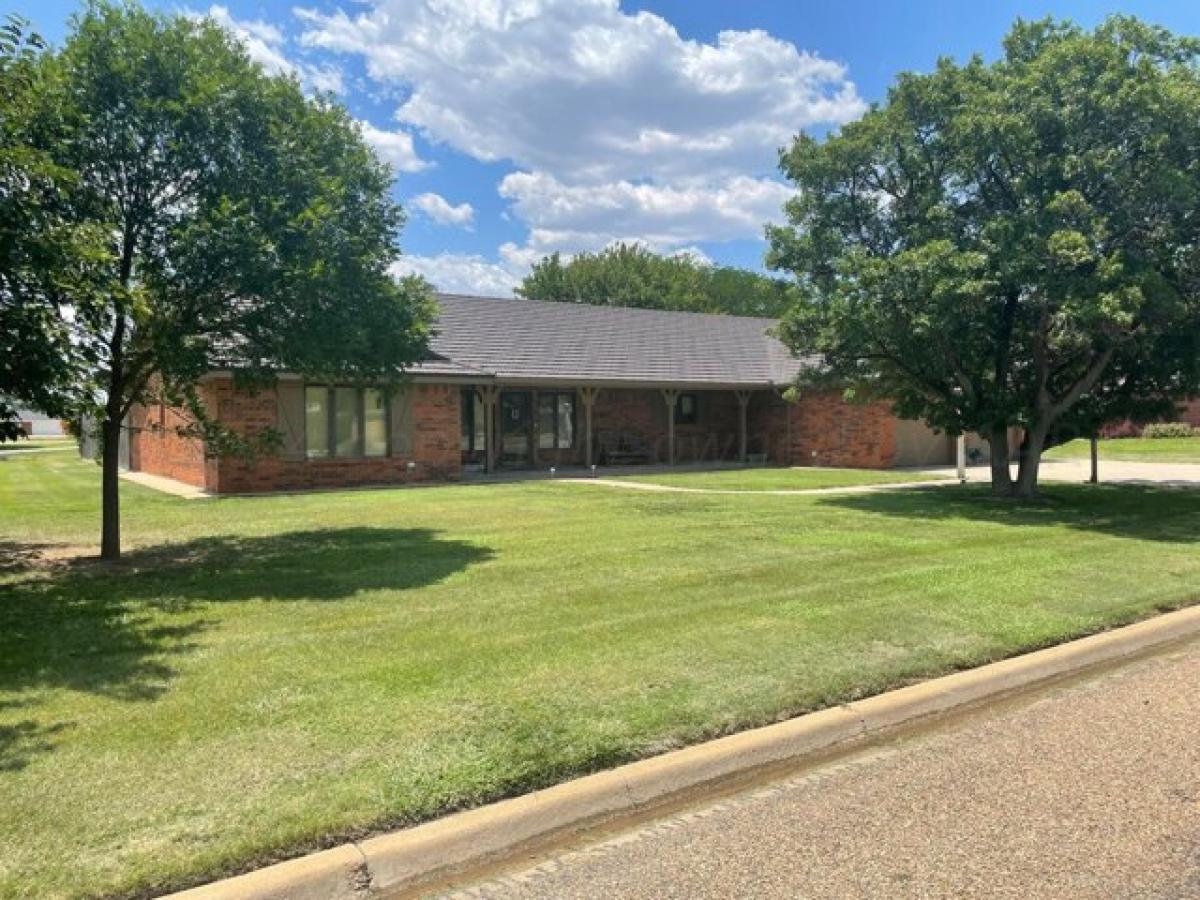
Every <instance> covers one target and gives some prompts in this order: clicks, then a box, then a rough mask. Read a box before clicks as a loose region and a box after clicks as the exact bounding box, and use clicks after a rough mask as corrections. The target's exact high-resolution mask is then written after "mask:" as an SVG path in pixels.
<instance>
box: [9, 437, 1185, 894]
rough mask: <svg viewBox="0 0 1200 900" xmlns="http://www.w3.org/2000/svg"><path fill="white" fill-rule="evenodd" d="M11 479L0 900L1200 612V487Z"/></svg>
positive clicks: (73, 462)
mask: <svg viewBox="0 0 1200 900" xmlns="http://www.w3.org/2000/svg"><path fill="white" fill-rule="evenodd" d="M97 480H98V472H97V470H96V467H95V466H94V465H92V464H89V463H84V462H81V461H79V460H78V459H75V458H73V457H71V456H69V455H66V454H57V453H50V454H30V455H28V456H24V457H20V458H10V459H5V460H0V811H2V812H0V896H7V897H18V896H21V897H25V896H36V897H39V898H46V897H62V896H83V895H94V894H98V893H121V892H128V893H132V892H141V893H148V892H151V891H155V890H165V889H168V888H172V887H179V886H182V885H185V884H189V883H193V882H194V881H195V880H197V879H199V878H203V877H207V876H214V875H217V874H220V873H222V872H227V871H230V870H235V869H238V868H244V867H246V866H248V865H250V864H252V863H254V862H256V861H264V860H270V859H274V858H278V857H279V856H280V855H286V854H288V853H295V852H298V851H300V850H302V849H305V848H314V847H317V846H322V845H327V844H328V843H329V842H331V841H335V840H338V839H339V838H343V837H346V836H353V835H358V834H362V833H364V832H365V831H366V830H368V829H371V828H380V827H390V826H395V825H398V824H401V823H407V822H414V821H417V820H420V819H425V818H428V817H430V816H435V815H438V814H440V813H444V812H446V811H447V810H451V809H455V808H458V807H462V806H466V805H470V804H476V803H482V802H484V801H487V800H492V799H496V798H499V797H503V796H505V795H509V794H513V793H517V792H520V791H527V790H530V789H531V788H536V787H540V786H544V785H548V784H550V783H552V782H555V781H560V780H562V779H565V778H569V777H571V776H573V775H577V774H580V773H583V772H588V771H592V770H595V769H598V768H602V767H605V766H612V765H615V764H617V763H620V762H623V761H626V760H630V759H633V758H636V757H640V756H645V755H648V754H653V753H660V752H663V751H665V750H669V749H671V748H673V747H678V746H680V745H682V744H686V743H690V742H694V741H700V740H703V739H705V738H708V737H712V736H714V735H719V734H723V733H727V732H730V731H733V730H735V729H740V728H746V727H749V726H753V725H760V724H763V723H767V722H772V721H775V720H777V719H780V718H783V717H787V716H791V715H795V714H796V713H799V712H802V711H804V710H810V709H814V708H817V707H821V706H826V705H828V704H832V703H838V702H840V701H845V700H849V699H852V698H856V697H862V696H864V695H868V694H873V693H876V692H878V691H881V690H884V689H885V688H888V687H891V686H894V685H898V684H902V683H905V682H909V681H912V680H914V679H918V678H924V677H927V676H930V675H934V674H937V673H941V672H945V671H947V670H950V669H956V668H961V667H964V666H971V665H975V664H978V663H981V662H984V661H987V660H990V659H995V658H997V657H1001V656H1005V655H1009V654H1012V653H1015V652H1018V651H1021V650H1028V649H1032V648H1035V647H1039V646H1043V645H1046V644H1049V643H1052V642H1055V641H1060V640H1063V639H1065V638H1067V637H1070V636H1073V635H1078V634H1082V633H1085V632H1089V631H1094V630H1096V629H1100V628H1103V627H1105V626H1108V625H1112V624H1115V623H1120V622H1126V621H1129V620H1132V619H1136V618H1138V617H1141V616H1145V615H1148V614H1151V613H1152V612H1154V611H1155V610H1160V609H1165V608H1169V607H1174V606H1179V605H1183V604H1187V603H1191V602H1194V601H1196V600H1197V599H1200V552H1198V548H1197V540H1200V494H1197V493H1192V492H1186V491H1169V490H1155V489H1151V488H1133V487H1124V488H1118V487H1107V486H1100V487H1087V486H1068V485H1055V486H1048V487H1047V488H1046V497H1045V498H1044V499H1042V500H1039V501H1038V502H1034V503H1030V504H1026V505H1016V504H1013V503H1011V502H1003V501H994V500H992V499H990V498H989V497H988V496H987V494H986V492H985V491H983V490H980V489H975V488H959V487H948V488H946V489H944V490H937V491H910V492H898V491H894V492H882V493H873V494H858V495H840V496H839V495H826V496H820V495H814V496H791V497H788V496H778V495H769V494H767V495H762V496H751V495H715V494H686V493H649V492H634V491H618V490H607V491H602V490H595V489H591V488H588V487H585V486H581V485H572V484H566V483H553V482H546V481H541V482H527V483H509V484H490V485H475V486H462V487H441V488H430V489H420V490H390V491H358V492H345V493H321V494H311V495H304V496H291V497H273V498H239V499H227V500H200V501H185V500H179V499H176V498H172V497H167V496H164V495H160V494H156V493H153V492H151V491H149V490H146V489H143V488H138V487H136V486H133V485H125V486H124V487H123V491H124V500H125V514H126V516H125V522H126V537H127V544H128V546H129V548H130V552H129V553H128V556H127V559H126V561H125V563H124V564H122V565H121V566H120V567H117V568H109V569H106V568H103V567H100V566H98V565H96V564H94V563H91V564H89V563H74V564H72V563H69V562H64V563H61V564H60V565H58V566H55V567H47V566H46V565H44V564H35V563H33V562H31V560H30V558H29V557H30V554H31V553H32V552H33V551H35V550H36V551H39V552H43V553H51V554H52V555H59V556H64V555H69V553H70V548H73V547H76V548H77V547H85V548H92V547H94V541H95V539H96V524H97V522H96V520H97Z"/></svg>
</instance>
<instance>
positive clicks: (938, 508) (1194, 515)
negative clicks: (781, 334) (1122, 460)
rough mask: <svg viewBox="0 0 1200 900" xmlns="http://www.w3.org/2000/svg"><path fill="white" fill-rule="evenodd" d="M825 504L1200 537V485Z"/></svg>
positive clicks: (918, 494) (916, 493)
mask: <svg viewBox="0 0 1200 900" xmlns="http://www.w3.org/2000/svg"><path fill="white" fill-rule="evenodd" d="M817 502H818V503H819V504H821V505H822V506H832V507H837V508H839V509H847V510H854V511H855V512H866V513H873V514H876V515H883V516H894V517H897V518H901V519H919V520H923V521H930V520H946V521H950V520H962V521H964V522H965V523H971V522H977V523H981V524H988V525H1006V526H1012V527H1015V528H1039V527H1060V526H1066V527H1068V528H1072V529H1077V530H1079V531H1093V532H1097V533H1100V534H1108V535H1113V536H1115V537H1123V538H1133V539H1136V540H1143V541H1163V542H1170V543H1184V544H1186V543H1195V542H1196V541H1200V491H1195V490H1183V489H1172V488H1163V487H1157V486H1155V487H1151V486H1143V485H1127V484H1123V485H1104V484H1099V485H1068V484H1049V485H1044V486H1043V487H1042V489H1041V493H1040V495H1039V496H1037V497H1034V498H1032V499H1023V500H1022V499H1011V498H1003V497H993V496H992V495H991V493H990V492H989V489H988V488H987V487H983V486H978V487H976V486H971V487H963V488H960V487H957V486H955V487H937V488H922V489H915V490H896V491H878V492H874V493H864V494H843V495H833V494H831V495H829V496H826V497H821V498H820V499H819V500H818V501H817Z"/></svg>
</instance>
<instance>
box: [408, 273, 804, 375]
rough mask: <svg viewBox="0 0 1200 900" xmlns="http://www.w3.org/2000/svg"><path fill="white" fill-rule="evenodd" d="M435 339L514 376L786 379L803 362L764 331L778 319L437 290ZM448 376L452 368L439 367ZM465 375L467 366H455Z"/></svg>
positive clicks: (440, 349)
mask: <svg viewBox="0 0 1200 900" xmlns="http://www.w3.org/2000/svg"><path fill="white" fill-rule="evenodd" d="M437 299H438V303H439V304H440V306H441V313H440V315H439V317H438V321H437V325H436V332H437V333H436V334H435V336H434V338H433V340H432V342H431V349H432V351H433V354H434V355H435V356H436V357H437V358H438V359H437V360H430V361H429V362H428V363H422V364H421V365H419V366H417V367H415V368H414V369H413V372H414V374H420V375H437V374H443V372H441V371H436V369H437V367H439V366H445V365H446V364H447V363H451V364H453V365H455V366H458V367H462V368H463V369H464V370H465V372H473V373H485V374H486V375H490V376H493V377H495V378H497V379H499V380H510V381H560V380H561V381H574V382H580V381H582V382H599V383H619V382H631V383H653V384H667V385H680V386H683V385H695V386H704V385H728V386H738V385H744V386H746V387H771V386H784V385H787V384H789V383H790V382H791V381H793V380H794V379H795V377H796V375H797V374H798V373H799V371H800V368H801V366H802V365H804V362H803V361H802V360H800V359H797V358H795V357H793V356H792V355H791V353H790V352H789V351H788V349H787V347H786V346H784V345H783V344H782V343H781V342H780V341H779V340H778V339H777V338H775V337H773V336H772V335H771V334H769V333H768V332H769V331H770V330H771V329H772V328H774V327H775V325H777V324H778V323H777V322H776V320H774V319H756V318H745V317H738V316H719V315H708V314H704V313H685V312H663V311H660V310H648V309H626V308H618V307H610V306H587V305H584V304H579V303H544V302H541V301H537V300H508V299H499V298H494V297H466V296H462V295H458V294H439V295H438V296H437ZM445 374H450V373H448V372H447V373H445ZM455 374H464V373H455Z"/></svg>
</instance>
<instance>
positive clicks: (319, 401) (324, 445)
mask: <svg viewBox="0 0 1200 900" xmlns="http://www.w3.org/2000/svg"><path fill="white" fill-rule="evenodd" d="M304 449H305V453H306V455H307V456H308V458H309V459H324V458H325V457H327V456H328V455H329V388H323V387H306V388H305V389H304Z"/></svg>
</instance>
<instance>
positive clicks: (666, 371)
mask: <svg viewBox="0 0 1200 900" xmlns="http://www.w3.org/2000/svg"><path fill="white" fill-rule="evenodd" d="M438 301H439V304H440V307H441V311H440V315H439V317H438V321H437V326H436V335H435V336H434V338H433V339H432V341H431V346H430V353H429V355H428V358H427V359H426V360H425V361H423V362H421V363H420V364H418V365H415V366H413V367H412V368H411V369H410V370H409V373H408V378H407V379H406V382H405V384H404V385H403V387H401V388H400V389H398V390H395V391H392V392H390V393H389V392H384V391H382V390H377V389H373V388H360V387H353V386H348V385H336V384H334V385H330V384H313V383H306V382H304V381H302V380H301V379H299V378H296V377H291V376H288V375H282V376H280V378H279V379H278V381H277V382H276V385H275V387H274V388H273V389H270V390H262V391H259V392H256V393H249V392H245V391H241V390H238V389H236V388H235V387H234V383H233V379H232V377H231V375H229V374H228V373H222V372H212V373H210V374H209V375H208V376H206V377H205V378H204V379H203V380H202V382H201V386H200V393H201V397H202V400H203V402H204V403H205V404H206V407H207V409H208V410H209V411H210V412H211V413H214V414H215V415H216V417H217V418H218V419H219V420H220V421H222V422H223V423H224V424H226V425H229V426H232V427H234V428H236V429H238V430H241V431H242V432H243V433H247V434H249V433H254V432H256V431H262V430H264V429H273V430H275V431H276V432H278V433H279V434H280V435H281V436H282V446H281V448H280V450H279V452H278V453H277V454H274V455H271V456H260V457H259V458H257V459H255V460H254V461H253V462H247V461H246V460H243V459H239V458H231V457H221V458H217V457H215V456H210V455H208V454H206V453H205V451H204V447H203V446H202V445H201V444H200V442H199V441H197V440H193V439H185V438H181V437H180V436H179V435H178V434H177V433H176V431H175V429H174V427H173V426H175V425H178V424H180V423H181V422H182V419H181V418H180V415H179V412H178V411H176V410H173V409H171V408H169V407H162V406H151V407H140V408H137V409H135V410H134V411H133V412H132V413H131V415H130V420H129V426H130V427H129V433H130V442H129V443H130V452H129V467H130V468H131V469H133V470H136V471H144V472H149V473H153V474H158V475H165V476H167V477H170V478H174V479H177V480H180V481H184V482H187V483H189V484H192V485H196V486H198V487H202V488H205V489H206V490H208V491H210V492H213V493H243V492H261V491H272V490H297V489H307V488H318V487H346V486H353V485H365V484H388V483H407V482H418V481H432V480H454V479H458V478H461V477H463V476H464V475H469V474H471V473H474V472H496V471H504V470H512V469H532V468H543V469H544V468H547V467H550V466H563V467H570V466H583V467H586V466H591V465H597V466H611V465H625V464H636V463H658V464H673V463H703V462H714V463H715V462H723V461H728V462H736V461H739V460H740V461H747V460H749V461H759V462H770V463H774V464H779V465H822V466H850V467H863V468H888V467H892V466H904V465H937V464H946V463H950V462H951V461H952V460H953V457H954V447H953V442H952V440H951V439H950V438H948V437H947V436H945V435H940V434H936V433H934V432H933V431H931V430H930V429H929V428H927V427H926V426H924V425H923V424H922V423H919V422H912V421H906V420H901V419H898V418H897V417H896V416H895V415H893V414H892V411H891V408H890V406H889V404H887V403H870V404H865V405H848V404H846V403H845V402H843V401H842V399H841V398H840V396H838V395H837V394H836V393H805V394H803V395H802V396H801V397H800V399H799V400H798V401H796V402H789V401H787V400H785V399H784V397H783V395H782V394H783V391H784V390H785V389H786V388H787V387H788V386H789V385H790V384H791V383H792V382H793V381H794V379H795V378H796V376H797V374H798V373H799V371H800V367H801V366H803V365H804V361H803V360H800V359H796V358H795V357H793V356H792V355H791V354H790V353H789V351H788V350H787V348H786V347H785V346H784V345H783V344H782V343H781V342H780V341H779V340H777V339H776V338H775V337H774V336H773V335H772V334H771V331H772V329H773V327H774V326H775V324H776V322H775V321H774V320H771V319H755V318H742V317H733V316H717V315H706V314H700V313H681V312H661V311H656V310H640V309H618V308H612V307H599V306H587V305H583V304H570V303H542V302H537V301H531V300H501V299H495V298H481V297H464V296H457V295H439V296H438Z"/></svg>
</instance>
